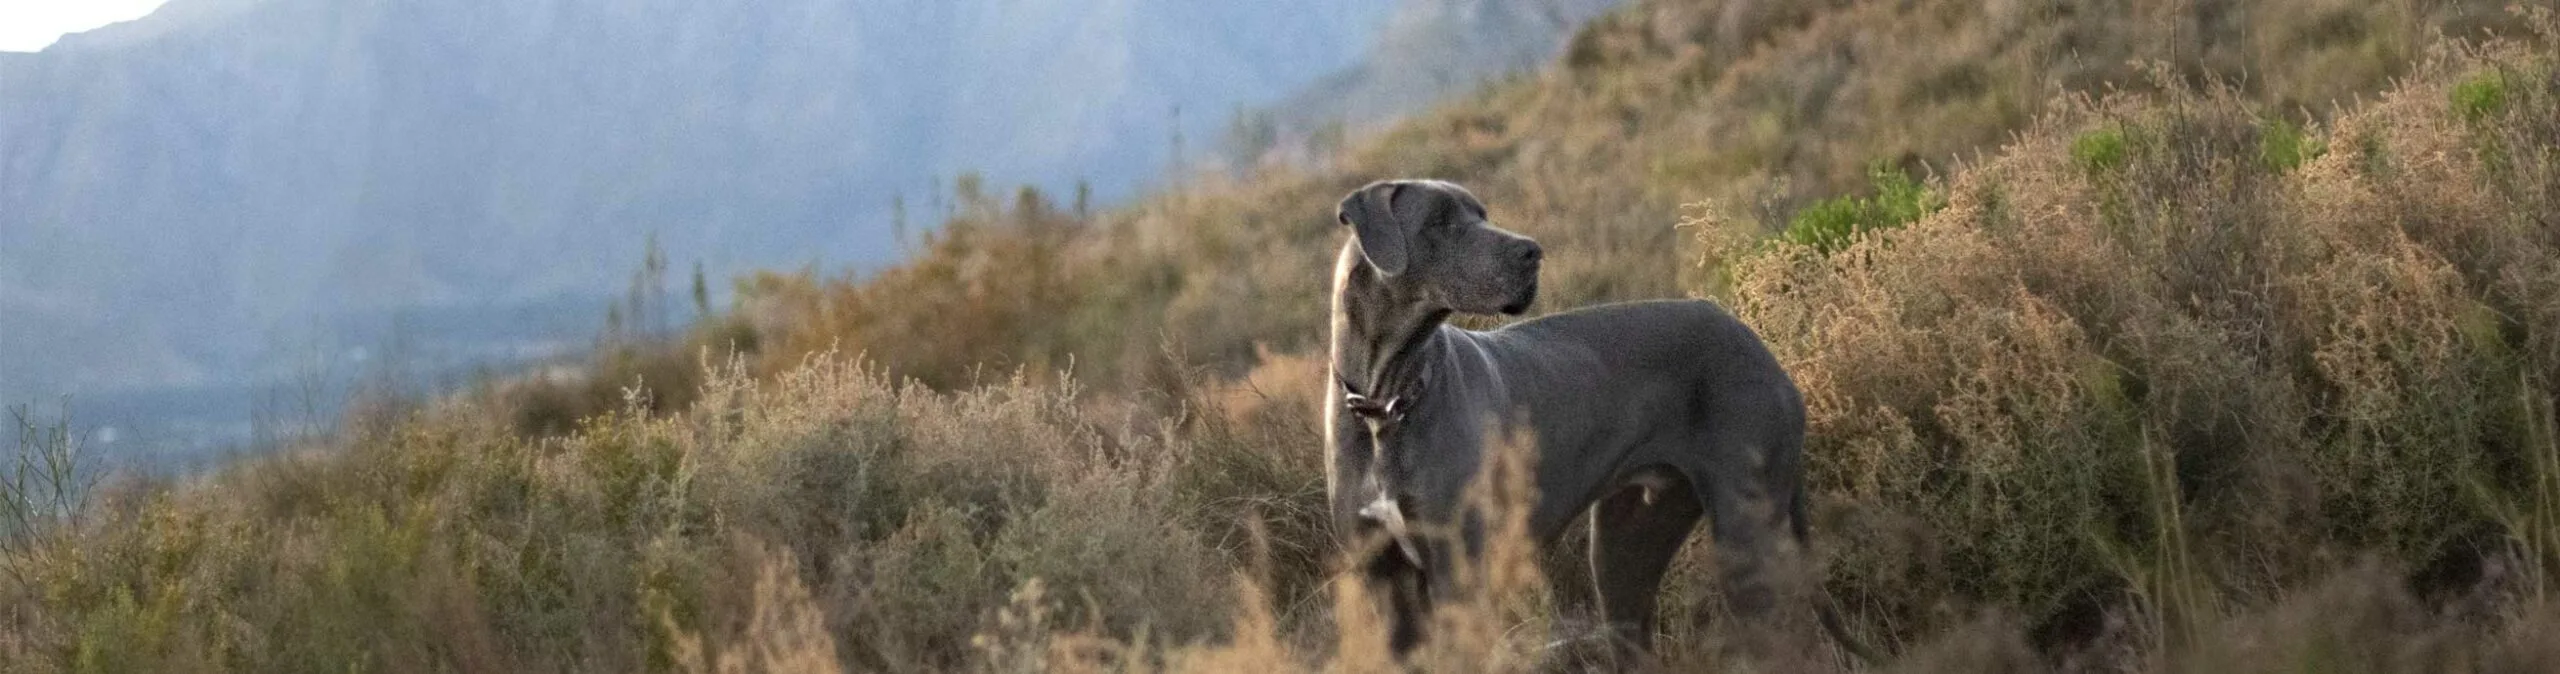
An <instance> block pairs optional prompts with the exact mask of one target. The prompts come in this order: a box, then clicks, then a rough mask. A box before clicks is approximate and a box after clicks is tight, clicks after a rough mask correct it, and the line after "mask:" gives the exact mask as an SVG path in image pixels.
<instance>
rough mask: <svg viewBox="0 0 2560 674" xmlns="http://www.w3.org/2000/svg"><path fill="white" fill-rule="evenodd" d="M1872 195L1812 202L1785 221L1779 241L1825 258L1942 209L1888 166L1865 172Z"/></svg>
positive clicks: (1921, 187)
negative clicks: (1877, 232)
mask: <svg viewBox="0 0 2560 674" xmlns="http://www.w3.org/2000/svg"><path fill="white" fill-rule="evenodd" d="M1867 176H1868V179H1869V180H1870V181H1871V182H1872V183H1873V185H1872V187H1873V189H1874V191H1875V194H1874V196H1869V197H1856V196H1842V197H1834V198H1830V199H1824V200H1822V201H1818V202H1814V204H1813V205H1811V206H1806V207H1805V208H1804V210H1801V211H1797V212H1796V215H1795V217H1793V218H1789V219H1788V220H1787V229H1786V232H1785V233H1784V234H1782V235H1780V238H1783V239H1785V240H1786V241H1788V242H1791V243H1795V244H1797V245H1802V246H1807V247H1811V248H1813V249H1815V250H1818V251H1821V252H1822V253H1823V254H1825V255H1828V254H1831V253H1832V252H1835V251H1838V250H1840V249H1842V248H1846V247H1848V246H1849V244H1850V243H1853V242H1855V241H1856V240H1857V238H1858V236H1859V235H1861V234H1865V233H1867V232H1871V231H1875V230H1879V229H1891V228H1895V227H1900V226H1903V225H1907V224H1910V223H1911V222H1913V221H1916V220H1919V219H1920V217H1921V216H1924V215H1928V214H1929V213H1930V212H1932V211H1936V210H1938V209H1939V208H1942V207H1945V206H1946V199H1945V198H1944V197H1941V196H1939V195H1938V194H1937V193H1936V192H1933V191H1931V190H1930V189H1929V186H1927V185H1923V184H1921V183H1920V182H1919V181H1917V180H1913V179H1912V178H1911V176H1909V175H1906V174H1904V173H1903V172H1902V171H1899V170H1895V169H1893V168H1892V167H1889V166H1884V165H1881V164H1879V165H1877V166H1875V167H1874V168H1871V169H1869V170H1868V172H1867Z"/></svg>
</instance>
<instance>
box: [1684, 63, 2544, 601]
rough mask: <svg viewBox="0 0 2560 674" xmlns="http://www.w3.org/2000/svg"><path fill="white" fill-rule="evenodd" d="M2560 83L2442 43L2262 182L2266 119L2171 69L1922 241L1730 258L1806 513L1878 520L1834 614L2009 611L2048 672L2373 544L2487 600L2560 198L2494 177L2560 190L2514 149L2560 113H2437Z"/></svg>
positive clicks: (2523, 476) (2043, 133) (2064, 135)
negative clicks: (1793, 433) (2391, 87)
mask: <svg viewBox="0 0 2560 674" xmlns="http://www.w3.org/2000/svg"><path fill="white" fill-rule="evenodd" d="M2550 69H2551V60H2550V58H2549V57H2548V56H2547V55H2546V54H2540V53H2539V52H2534V51H2531V50H2528V49H2525V48H2523V47H2521V46H2516V45H2507V46H2504V47H2499V48H2495V49H2486V50H2484V49H2472V48H2464V47H2451V48H2448V49H2445V50H2441V53H2439V54H2438V55H2436V57H2434V58H2433V59H2432V60H2430V61H2428V62H2427V64H2426V65H2425V67H2424V70H2423V75H2424V76H2423V77H2420V78H2417V79H2414V80H2412V81H2411V82H2409V83H2406V84H2404V85H2403V86H2401V87H2400V88H2399V89H2397V90H2395V91H2393V92H2391V93H2390V94H2388V95H2386V96H2385V97H2384V98H2383V99H2382V100H2381V101H2380V102H2378V103H2377V104H2376V105H2374V106H2372V107H2369V108H2367V109H2363V110H2359V111H2355V112H2351V113H2349V114H2347V115H2345V116H2344V117H2342V118H2340V119H2339V120H2338V121H2337V122H2336V123H2335V127H2334V128H2335V129H2336V131H2331V132H2328V141H2327V142H2326V143H2325V144H2324V145H2325V147H2328V148H2331V149H2330V150H2329V151H2327V152H2326V153H2325V154H2322V155H2320V156H2318V157H2316V158H2313V159H2311V160H2310V161H2309V162H2308V163H2304V164H2301V165H2300V166H2299V168H2294V167H2292V166H2291V165H2288V164H2285V163H2282V162H2267V161H2262V156H2261V151H2262V148H2264V147H2265V144H2264V143H2262V142H2261V141H2262V140H2263V138H2264V137H2265V135H2266V134H2269V133H2276V132H2280V131H2278V130H2280V129H2282V128H2283V127H2280V126H2276V125H2271V124H2268V123H2266V122H2265V121H2264V120H2266V119H2268V118H2269V115H2270V113H2266V112H2262V108H2259V107H2257V106H2255V105H2252V104H2250V103H2249V102H2248V100H2247V97H2245V96H2243V95H2241V93H2240V92H2238V91H2235V90H2233V89H2230V88H2226V87H2220V86H2207V87H2205V88H2203V89H2189V88H2185V87H2183V86H2181V85H2178V84H2177V83H2176V82H2177V80H2176V79H2175V73H2174V72H2171V71H2169V70H2163V71H2160V74H2158V75H2156V77H2158V78H2160V79H2161V81H2163V82H2164V83H2166V86H2165V88H2164V89H2163V90H2162V91H2161V92H2160V93H2158V94H2155V95H2149V96H2120V97H2116V98H2113V99H2110V100H2108V101H2107V102H2104V103H2090V102H2082V103H2079V104H2077V105H2075V106H2074V107H2072V108H2070V109H2068V110H2066V111H2064V112H2062V113H2061V114H2060V115H2059V116H2058V117H2056V118H2055V119H2052V120H2049V121H2047V122H2046V123H2044V124H2042V125H2040V126H2039V127H2038V129H2037V130H2036V131H2034V132H2032V133H2030V134H2027V135H2026V136H2024V137H2022V138H2020V139H2019V140H2018V141H2016V142H2015V143H2013V144H2012V145H2011V146H2010V147H2008V148H2007V149H2006V150H2005V151H2004V152H2003V153H2002V154H2001V155H1999V156H1998V157H1996V158H1993V159H1990V160H1988V161H1986V162H1984V163H1982V164H1980V165H1977V166H1972V167H1968V168H1967V169H1966V170H1964V171H1962V172H1960V173H1959V174H1958V175H1957V176H1956V178H1955V179H1954V180H1953V181H1952V182H1951V184H1950V187H1949V190H1950V192H1951V194H1950V196H1949V201H1950V205H1949V206H1948V208H1946V209H1945V210H1944V211H1941V212H1939V213H1936V214H1933V215H1930V216H1928V217H1925V218H1923V219H1922V220H1921V221H1920V222H1918V223H1915V224H1913V225H1911V226H1910V227H1908V228H1906V229H1903V230H1899V231H1891V232H1885V233H1879V234H1873V235H1870V236H1867V237H1866V238H1864V239H1862V240H1860V241H1859V242H1858V243H1856V244H1854V245H1851V246H1849V247H1847V248H1846V249H1843V250H1841V251H1839V252H1836V253H1832V254H1829V255H1824V254H1823V253H1822V252H1821V251H1819V250H1816V249H1812V248H1808V247H1804V246H1798V245H1793V244H1786V243H1777V244H1773V245H1770V246H1769V247H1768V248H1767V249H1766V250H1765V251H1761V252H1756V253H1755V252H1752V251H1747V250H1732V249H1730V248H1731V245H1732V244H1730V243H1727V244H1725V245H1726V246H1727V247H1728V248H1729V250H1727V251H1725V252H1724V253H1723V254H1722V255H1723V257H1724V259H1738V260H1739V262H1738V263H1737V264H1736V265H1735V267H1734V268H1733V269H1732V270H1731V274H1730V277H1731V279H1732V282H1731V283H1732V285H1731V286H1730V289H1729V290H1728V291H1726V294H1727V295H1728V296H1729V297H1731V298H1732V302H1733V303H1734V304H1735V305H1736V306H1737V307H1738V309H1739V312H1740V313H1741V314H1742V315H1743V316H1744V317H1745V319H1746V320H1748V321H1750V322H1751V323H1752V324H1753V325H1754V326H1756V327H1757V328H1759V329H1760V330H1761V332H1762V334H1763V335H1764V336H1766V337H1767V338H1768V339H1770V341H1771V342H1772V344H1773V345H1774V347H1775V348H1776V349H1777V350H1778V352H1779V354H1780V357H1781V358H1782V359H1783V360H1784V361H1785V362H1786V363H1787V365H1788V367H1789V369H1790V371H1791V372H1793V373H1795V375H1796V377H1797V380H1798V382H1799V384H1800V385H1802V386H1803V387H1804V388H1805V391H1806V397H1807V400H1808V405H1809V406H1810V408H1811V410H1810V411H1811V429H1810V431H1809V433H1810V435H1811V437H1812V442H1811V446H1810V447H1809V449H1808V452H1809V453H1810V454H1811V455H1812V462H1811V465H1812V469H1813V479H1814V481H1815V483H1816V485H1817V486H1818V487H1817V488H1818V489H1819V490H1821V491H1823V492H1826V493H1828V494H1830V495H1831V496H1832V498H1834V499H1837V500H1843V501H1848V502H1851V503H1855V504H1856V506H1855V508H1854V510H1855V512H1852V513H1850V514H1848V515H1847V516H1846V517H1844V518H1842V520H1841V521H1839V522H1838V523H1837V524H1835V525H1834V526H1832V527H1830V528H1829V529H1830V531H1832V532H1833V533H1832V534H1831V535H1833V536H1838V537H1846V538H1848V539H1851V540H1862V541H1879V542H1882V544H1880V545H1859V546H1847V547H1843V548H1842V549H1840V550H1839V551H1837V553H1836V556H1835V558H1834V560H1833V561H1834V566H1833V569H1834V573H1835V576H1834V583H1833V590H1834V591H1835V592H1837V593H1839V594H1840V595H1841V596H1843V597H1844V598H1847V599H1848V600H1849V602H1850V603H1851V604H1852V605H1853V606H1856V607H1858V608H1859V612H1860V613H1863V614H1865V616H1864V618H1865V619H1864V622H1866V623H1867V624H1869V625H1871V626H1874V627H1876V628H1877V629H1880V630H1882V631H1884V632H1886V633H1888V634H1890V635H1895V636H1897V637H1899V638H1905V639H1908V638H1912V637H1914V636H1916V635H1921V634H1927V633H1930V632H1934V631H1937V630H1939V629H1943V628H1946V627H1950V626H1952V625H1954V624H1956V622H1957V621H1958V620H1959V619H1960V616H1963V615H1964V614H1965V612H1966V607H1968V606H2005V607H2010V608H2011V609H2012V610H2019V611H2023V612H2024V613H2023V615H2025V616H2027V617H2028V618H2029V620H2030V623H2031V626H2032V627H2033V628H2034V629H2033V630H2032V631H2033V632H2034V633H2035V634H2036V635H2037V636H2038V639H2039V641H2040V643H2039V646H2041V647H2044V648H2048V649H2051V648H2055V647H2059V646H2065V645H2068V644H2070V643H2073V642H2082V641H2086V640H2090V639H2094V638H2098V635H2099V633H2101V632H2104V631H2105V630H2106V629H2107V628H2104V627H2103V626H2102V624H2103V623H2105V622H2106V621H2107V620H2108V618H2106V617H2105V616H2106V615H2107V613H2108V611H2110V610H2112V609H2110V608H2109V607H2122V606H2127V605H2139V606H2141V607H2142V610H2144V611H2149V612H2151V614H2153V615H2155V616H2157V615H2163V614H2168V613H2184V614H2188V615H2185V616H2183V617H2177V618H2175V619H2173V620H2170V621H2168V622H2165V623H2160V624H2161V625H2166V627H2160V628H2154V629H2152V630H2151V631H2153V632H2164V631H2178V630H2183V629H2185V628H2180V627H2177V625H2179V624H2187V623H2188V622H2189V621H2194V620H2203V619H2206V618H2208V617H2209V616H2211V615H2213V614H2215V613H2216V612H2217V611H2218V610H2219V609H2218V607H2217V603H2218V602H2220V601H2225V600H2227V601H2237V602H2241V603H2244V604H2245V603H2250V602H2255V601H2262V600H2265V599H2267V598H2269V597H2271V596H2273V595H2275V594H2276V593H2277V592H2278V591H2279V590H2280V589H2281V588H2286V587H2294V586H2298V585H2300V584H2301V583H2304V582H2308V581H2309V580H2311V579H2314V578H2319V577H2323V576H2326V575H2328V574H2330V573H2333V572H2335V570H2337V569H2340V568H2343V566H2344V565H2343V563H2342V562H2341V561H2339V559H2337V558H2338V557H2339V556H2340V555H2343V554H2345V553H2348V552H2349V551H2372V552H2374V553H2377V554H2381V555H2384V556H2385V557H2386V558H2388V559H2391V560H2395V562H2396V563H2399V564H2403V565H2407V566H2406V567H2405V568H2410V569H2412V570H2413V571H2412V580H2413V581H2414V582H2415V583H2416V587H2418V588H2419V589H2420V590H2421V591H2423V592H2427V593H2436V592H2442V591H2447V590H2450V589H2453V588H2455V587H2459V586H2460V585H2461V584H2463V583H2466V582H2469V581H2467V580H2466V579H2467V578H2469V577H2472V576H2473V575H2476V574H2475V573H2474V572H2469V571H2465V570H2464V569H2472V568H2477V566H2478V565H2479V562H2478V561H2477V560H2478V559H2480V556H2481V555H2482V554H2483V552H2484V551H2491V550H2497V549H2502V548H2503V546H2505V545H2506V544H2505V543H2504V542H2503V541H2502V537H2505V536H2507V535H2508V534H2506V533H2505V532H2502V531H2501V527H2502V526H2507V525H2504V524H2502V522H2501V520H2500V519H2499V518H2496V517H2492V516H2491V514H2492V512H2493V511H2494V510H2495V509H2497V508H2501V507H2506V505H2505V504H2508V503H2511V502H2513V499H2518V498H2525V499H2530V498H2541V497H2536V496H2533V495H2532V494H2531V493H2530V492H2529V491H2528V490H2526V489H2524V485H2525V484H2526V483H2528V482H2531V481H2533V480H2537V479H2541V478H2539V477H2537V476H2538V475H2539V471H2540V470H2543V469H2541V468H2538V467H2537V466H2539V465H2542V464H2539V463H2537V462H2535V461H2533V459H2532V457H2533V456H2534V455H2535V452H2539V451H2545V450H2541V449H2538V448H2539V447H2543V446H2546V445H2544V443H2543V441H2542V440H2541V439H2540V438H2539V436H2538V434H2537V433H2536V432H2534V431H2533V430H2532V429H2533V426H2532V424H2530V423H2529V421H2528V420H2530V419H2532V418H2535V417H2534V415H2535V414H2536V412H2535V411H2534V410H2532V409H2531V408H2532V407H2535V406H2537V405H2547V402H2536V401H2548V400H2549V394H2550V392H2551V391H2552V390H2553V388H2554V386H2555V382H2560V380H2555V379H2554V378H2552V376H2551V373H2553V372H2554V369H2553V368H2555V367H2560V360H2555V358H2554V357H2555V355H2560V353H2555V352H2553V351H2550V350H2548V349H2547V347H2543V346H2541V345H2547V344H2549V343H2550V340H2552V339H2554V337H2553V334H2554V333H2555V330H2554V329H2553V328H2552V326H2555V325H2560V320H2552V319H2551V318H2550V316H2551V315H2550V314H2549V313H2548V312H2549V304H2550V300H2549V299H2548V298H2550V297H2553V296H2554V295H2555V294H2560V284H2554V283H2553V282H2554V281H2555V280H2560V277H2554V276H2551V275H2550V274H2549V272H2548V271H2547V270H2548V269H2549V268H2550V266H2551V265H2552V263H2553V260H2555V259H2560V238H2555V232H2560V228H2554V227H2553V226H2552V223H2551V221H2550V217H2551V216H2550V213H2551V211H2550V210H2549V207H2548V206H2547V204H2549V203H2551V202H2550V192H2551V190H2552V189H2554V188H2553V187H2551V186H2550V185H2548V184H2545V185H2538V186H2531V187H2524V186H2521V185H2519V184H2517V183H2514V182H2511V181H2502V180H2498V179H2495V178H2493V177H2492V176H2493V175H2495V174H2499V173H2505V174H2511V175H2534V176H2547V175H2552V174H2551V173H2549V172H2550V171H2552V170H2553V168H2552V167H2553V166H2560V162H2555V159H2556V158H2560V154H2555V153H2554V152H2551V151H2549V150H2548V149H2547V148H2548V147H2549V146H2547V145H2545V146H2527V145H2518V144H2516V143H2514V142H2513V141H2511V140H2509V139H2511V138H2526V137H2531V138H2541V137H2543V136H2540V135H2537V134H2547V133H2549V132H2548V131H2545V130H2543V129H2547V128H2548V127H2549V125H2550V124H2551V122H2549V121H2548V120H2549V119H2552V118H2555V117H2560V107H2553V104H2552V100H2553V99H2552V98H2551V94H2552V92H2553V91H2554V90H2555V89H2560V82H2555V81H2553V80H2552V78H2550V77H2547V76H2542V75H2537V76H2535V77H2518V78H2506V79H2505V80H2503V81H2506V82H2508V83H2509V85H2510V86H2512V87H2513V88H2514V90H2515V91H2516V92H2517V93H2515V94H2512V95H2511V97H2510V98H2508V99H2506V100H2508V101H2538V102H2537V103H2533V104H2532V105H2541V106H2544V107H2541V108H2537V109H2534V110H2531V111H2526V110H2519V109H2515V108H2502V109H2501V110H2502V112H2501V115H2502V116H2501V117H2498V118H2497V119H2498V120H2499V121H2497V122H2490V123H2483V122H2479V121H2465V120H2463V119H2462V116H2461V115H2459V114H2457V113H2456V112H2455V111H2453V110H2451V109H2450V108H2449V106H2448V104H2447V103H2446V101H2447V97H2446V93H2445V92H2446V90H2447V88H2448V84H2449V83H2452V82H2457V81H2461V79H2462V78H2464V77H2476V75H2474V74H2473V73H2479V72H2526V73H2549V72H2550V71H2551V70H2550ZM2509 105H2513V103H2510V104H2509ZM2320 131H2323V130H2319V129H2315V130H2314V132H2315V133H2318V132H2320ZM2098 134H2104V135H2098ZM2093 138H2094V139H2098V140H2096V141H2093V140H2091V139H2093ZM2099 143H2104V144H2108V145H2114V144H2120V147H2121V150H2120V151H2119V150H2109V151H2106V152H2093V151H2091V150H2090V148H2092V147H2098V146H2099V145H2098V144H2099ZM2524 147H2536V149H2534V150H2523V149H2521V148H2524ZM2351 148H2363V149H2351ZM1700 213H1703V214H1705V215H1704V216H1702V217H1705V218H1710V219H1711V218H1713V217H1715V216H1714V211H1712V210H1708V211H1700ZM1693 224H1695V225H1696V226H1698V227H1699V228H1700V229H1701V230H1707V231H1713V230H1716V229H1718V227H1719V226H1720V223H1717V222H1714V221H1712V220H1708V221H1702V222H1695V223H1693ZM2528 345H2532V346H2528ZM2540 526H2548V524H2547V523H2544V524H2541V525H2540ZM2527 533H2530V532H2527ZM2162 574H2168V575H2167V576H2163V575H2162ZM2163 578H2170V579H2171V580H2170V581H2168V582H2165V583H2163V582H2161V581H2162V579H2163ZM2172 594H2174V595H2178V596H2183V597H2186V599H2183V600H2178V599H2172V598H2171V597H2170V596H2169V595H2172ZM2215 597H2221V598H2223V599H2220V600H2217V599H2214V598H2215ZM2129 600H2130V601H2129ZM2152 638H2158V639H2166V640H2169V641H2170V642H2172V643H2174V642H2175V641H2176V640H2177V639H2178V638H2179V637H2176V636H2175V635H2174V634H2170V633H2160V634H2155V635H2154V636H2153V637H2152Z"/></svg>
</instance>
